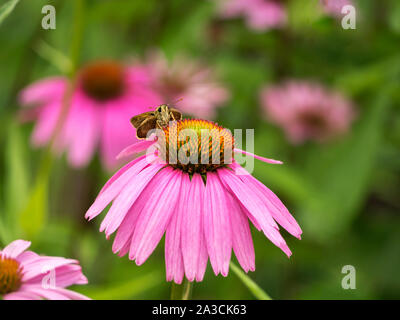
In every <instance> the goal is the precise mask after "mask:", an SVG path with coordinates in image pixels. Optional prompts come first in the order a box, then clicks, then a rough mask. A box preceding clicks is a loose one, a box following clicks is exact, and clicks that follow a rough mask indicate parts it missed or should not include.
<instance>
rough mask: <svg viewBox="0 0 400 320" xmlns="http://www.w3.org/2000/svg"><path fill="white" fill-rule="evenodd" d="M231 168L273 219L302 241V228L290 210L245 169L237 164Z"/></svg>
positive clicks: (233, 164)
mask: <svg viewBox="0 0 400 320" xmlns="http://www.w3.org/2000/svg"><path fill="white" fill-rule="evenodd" d="M230 167H231V168H232V169H233V170H235V172H238V173H239V178H240V179H241V180H242V181H243V182H244V183H246V185H247V186H249V188H251V189H252V190H253V192H254V193H255V194H257V195H258V196H259V198H260V199H261V200H262V201H263V202H264V204H265V205H266V207H267V208H268V211H269V213H270V214H271V215H272V217H273V218H274V219H275V220H276V221H277V222H278V223H279V224H280V225H281V226H282V227H283V228H285V229H286V230H287V231H288V232H289V233H290V234H292V235H293V236H295V237H297V238H299V239H300V235H301V234H302V231H301V228H300V226H299V224H298V223H297V221H296V220H295V218H293V216H292V215H291V214H290V213H289V211H288V209H287V208H286V207H285V205H284V204H283V203H282V201H281V200H279V198H278V197H277V196H276V195H275V194H274V193H273V192H272V191H271V190H270V189H268V188H267V187H266V186H265V185H263V184H262V183H261V182H260V181H258V180H257V179H255V178H254V177H253V176H252V175H250V174H249V173H248V172H247V171H246V170H245V169H244V168H242V167H241V166H240V165H239V164H237V163H235V162H234V163H232V164H231V165H230Z"/></svg>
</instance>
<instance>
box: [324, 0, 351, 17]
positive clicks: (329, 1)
mask: <svg viewBox="0 0 400 320" xmlns="http://www.w3.org/2000/svg"><path fill="white" fill-rule="evenodd" d="M320 2H321V4H322V6H323V9H324V11H325V13H327V14H329V15H332V16H335V17H340V16H343V13H342V8H343V7H344V6H346V5H353V6H354V3H353V1H352V0H320Z"/></svg>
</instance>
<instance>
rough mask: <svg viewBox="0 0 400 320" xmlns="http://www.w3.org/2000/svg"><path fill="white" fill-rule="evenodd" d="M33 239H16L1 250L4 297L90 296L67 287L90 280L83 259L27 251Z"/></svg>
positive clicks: (0, 277) (0, 285)
mask: <svg viewBox="0 0 400 320" xmlns="http://www.w3.org/2000/svg"><path fill="white" fill-rule="evenodd" d="M30 245H31V243H30V242H29V241H24V240H16V241H13V242H11V243H10V244H9V245H8V246H7V247H5V248H4V249H3V250H0V298H2V299H4V300H40V299H49V300H86V299H88V298H87V297H85V296H83V295H81V294H79V293H76V292H74V291H71V290H67V289H65V288H66V287H69V286H71V285H75V284H87V282H88V281H87V279H86V277H85V276H84V275H83V274H82V269H81V267H80V266H79V262H78V261H76V260H72V259H65V258H61V257H48V256H39V255H38V254H36V253H34V252H32V251H26V249H27V248H28V247H29V246H30Z"/></svg>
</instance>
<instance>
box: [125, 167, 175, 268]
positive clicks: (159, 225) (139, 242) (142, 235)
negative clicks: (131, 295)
mask: <svg viewBox="0 0 400 320" xmlns="http://www.w3.org/2000/svg"><path fill="white" fill-rule="evenodd" d="M181 179H182V171H180V170H176V171H174V170H173V169H171V168H170V167H167V168H165V169H163V170H161V171H160V172H159V173H158V174H157V175H156V176H155V177H154V179H153V180H152V181H151V182H150V183H149V185H148V186H147V187H146V190H147V192H151V193H152V194H153V201H151V202H149V203H147V205H146V206H145V207H144V208H143V210H142V212H141V213H140V216H139V220H138V222H137V225H136V228H135V233H134V234H133V237H132V244H131V248H130V252H129V258H130V259H135V260H136V264H137V265H141V264H143V263H144V262H145V261H146V259H147V258H148V257H149V256H150V254H151V253H152V252H153V251H154V249H155V248H156V246H157V244H158V242H159V241H160V240H161V238H162V236H163V234H164V232H165V229H166V227H167V225H168V222H169V221H170V218H171V216H172V214H173V212H174V211H175V207H176V204H177V199H178V195H179V190H180V184H181Z"/></svg>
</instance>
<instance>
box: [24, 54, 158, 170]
mask: <svg viewBox="0 0 400 320" xmlns="http://www.w3.org/2000/svg"><path fill="white" fill-rule="evenodd" d="M67 83H68V80H67V79H66V78H64V77H53V78H48V79H44V80H41V81H39V82H37V83H34V84H32V85H30V86H29V87H28V88H26V89H25V90H23V91H22V93H21V102H22V103H23V104H24V105H34V106H36V108H35V111H36V112H35V114H36V127H35V129H34V132H33V135H32V142H33V144H34V145H35V146H43V145H45V144H47V143H49V141H50V139H51V138H52V136H53V135H54V131H55V130H59V134H58V135H57V138H56V141H55V144H54V147H55V149H56V151H57V152H62V151H64V150H66V151H67V153H68V160H69V163H70V164H71V165H72V166H73V167H82V166H85V165H87V163H88V162H89V161H90V159H91V158H92V156H93V154H94V152H95V150H96V147H97V146H98V144H100V148H101V158H102V161H103V164H104V165H105V166H106V167H107V168H108V169H112V168H115V166H116V165H118V163H117V162H116V160H115V157H116V155H117V153H118V152H119V151H120V150H121V148H124V147H126V146H128V145H129V144H131V143H133V142H134V141H135V139H136V138H135V132H132V131H131V128H130V126H129V122H128V123H127V122H126V119H127V118H129V117H131V116H133V115H136V114H139V113H142V112H145V111H149V108H150V107H152V106H155V105H158V104H160V103H161V100H160V97H159V96H158V94H157V93H156V92H155V91H154V90H152V89H151V88H150V78H149V74H148V72H147V70H146V68H145V67H142V66H139V65H136V66H131V67H125V66H122V65H120V64H118V63H116V62H113V61H97V62H94V63H92V64H89V65H87V66H86V67H84V68H83V69H81V70H80V71H79V73H78V76H77V83H76V86H75V88H74V90H73V93H72V96H71V99H70V104H69V109H68V111H67V112H68V113H67V115H66V117H65V121H64V125H63V126H62V128H57V125H58V124H59V123H58V122H59V118H60V111H61V110H62V107H63V105H64V104H65V103H63V99H64V96H65V92H66V89H67ZM127 133H128V134H127ZM129 133H131V134H129Z"/></svg>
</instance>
